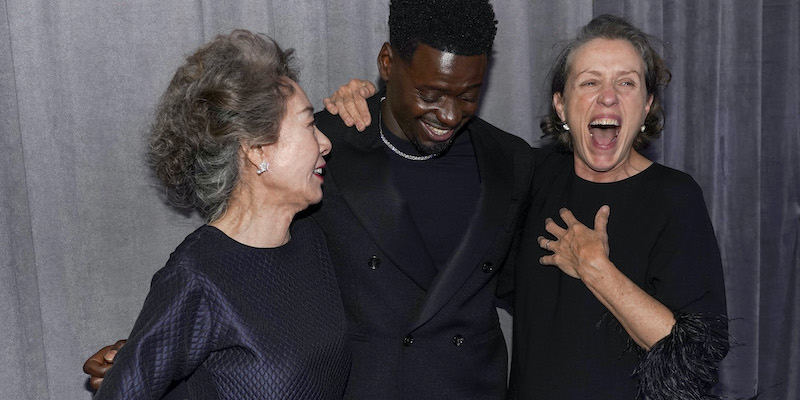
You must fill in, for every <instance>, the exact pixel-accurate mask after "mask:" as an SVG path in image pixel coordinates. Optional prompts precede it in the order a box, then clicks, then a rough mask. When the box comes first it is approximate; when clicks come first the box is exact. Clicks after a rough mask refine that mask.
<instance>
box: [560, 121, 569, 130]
mask: <svg viewBox="0 0 800 400" xmlns="http://www.w3.org/2000/svg"><path fill="white" fill-rule="evenodd" d="M561 127H562V128H564V130H565V131H568V130H569V125H567V123H566V122H564V125H561Z"/></svg>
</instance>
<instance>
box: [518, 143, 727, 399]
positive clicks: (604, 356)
mask: <svg viewBox="0 0 800 400" xmlns="http://www.w3.org/2000/svg"><path fill="white" fill-rule="evenodd" d="M540 155H541V156H542V158H543V160H544V161H543V162H542V165H541V166H540V167H539V168H538V169H537V170H536V172H535V179H534V183H533V189H532V190H533V199H532V203H531V204H532V205H531V209H530V211H529V214H528V219H527V221H526V227H525V231H524V234H523V239H522V242H521V243H522V245H521V248H520V254H519V258H518V261H517V263H516V267H515V271H506V272H508V273H512V272H514V273H515V275H514V279H515V280H514V285H515V286H514V346H513V357H512V360H513V361H512V362H513V366H512V377H511V388H510V395H509V396H510V397H511V398H518V399H559V400H569V399H576V400H577V399H581V400H584V399H631V400H633V399H635V398H637V390H638V387H639V384H640V381H642V380H643V379H645V378H647V379H649V381H648V382H646V385H644V387H643V393H642V395H646V396H650V397H647V398H694V397H691V396H692V395H691V393H690V392H692V391H695V392H698V391H699V392H703V391H707V390H708V389H709V388H710V386H711V385H713V383H714V382H713V381H714V380H715V371H716V366H717V363H718V362H719V360H720V359H721V358H722V357H724V354H725V352H726V351H727V336H726V334H725V329H726V327H727V325H726V322H725V321H724V320H723V319H722V318H720V316H721V315H724V314H725V313H726V310H725V291H724V284H723V278H722V266H721V261H720V256H719V249H718V246H717V242H716V238H715V236H714V232H713V229H712V227H711V222H710V220H709V217H708V213H707V211H706V206H705V203H704V201H703V196H702V193H701V191H700V188H699V186H698V185H697V184H696V183H695V182H694V180H693V179H692V178H691V177H690V176H689V175H687V174H685V173H682V172H679V171H676V170H673V169H670V168H667V167H665V166H662V165H659V164H652V165H651V166H650V167H649V168H647V169H646V170H644V171H642V172H640V173H639V174H637V175H634V176H632V177H630V178H628V179H625V180H622V181H619V182H614V183H593V182H589V181H586V180H583V179H581V178H579V177H578V176H576V175H575V173H574V166H573V156H572V154H571V153H556V152H549V153H548V152H543V153H542V154H540ZM604 204H607V205H609V206H610V207H611V215H610V218H609V223H608V237H609V247H610V259H611V261H612V262H613V263H614V264H615V265H616V267H617V268H618V269H619V270H620V271H621V272H622V273H624V274H625V275H626V276H627V277H628V278H630V279H631V280H632V281H633V282H635V283H636V284H637V285H638V286H639V287H641V288H642V289H644V290H645V291H646V292H647V293H648V294H650V295H651V296H653V297H654V298H656V299H657V300H658V301H660V302H661V303H662V304H664V305H665V306H666V307H668V308H669V309H670V310H672V311H673V312H674V313H676V317H677V320H678V323H677V324H676V326H675V328H674V329H673V333H672V334H670V335H668V336H667V337H666V338H664V339H663V340H662V341H660V342H659V343H658V344H656V346H654V347H653V349H652V350H651V351H650V352H648V353H649V354H645V353H644V352H643V351H641V350H639V349H638V346H636V345H635V344H634V343H633V342H632V340H631V339H630V337H629V336H628V334H627V332H625V330H624V329H623V328H622V327H621V326H620V324H619V322H617V321H616V319H615V318H614V316H613V315H612V314H611V313H610V312H608V310H607V309H606V308H605V307H604V306H603V305H602V304H601V303H600V302H599V301H598V300H597V299H596V298H595V296H594V295H593V294H592V293H591V292H590V291H589V289H588V288H587V287H586V286H585V285H584V284H583V282H581V281H580V280H578V279H574V278H572V277H569V276H568V275H566V274H564V273H563V272H561V270H559V269H558V268H557V267H555V266H542V265H541V264H539V262H538V259H539V257H541V256H543V255H544V254H545V251H544V250H543V249H541V248H540V247H539V246H538V244H537V243H536V238H537V237H538V236H540V235H543V236H545V237H550V236H549V234H547V233H546V232H545V230H544V221H545V219H546V218H547V217H551V218H553V219H554V220H555V221H556V222H557V223H559V224H560V225H561V226H562V227H563V226H565V225H564V224H563V221H561V219H560V218H559V216H558V210H559V209H560V208H561V207H567V208H568V209H570V210H571V211H572V212H573V213H574V214H575V216H576V218H577V219H578V220H579V221H581V222H582V223H583V224H585V225H587V226H589V227H592V226H593V224H594V216H595V213H596V212H597V210H598V209H599V208H600V207H601V206H602V205H604ZM551 238H552V237H551ZM687 330H688V331H687ZM670 357H674V359H673V360H671V361H666V359H667V358H670ZM693 362H694V363H698V364H701V365H700V367H701V369H702V370H701V371H699V373H700V374H711V375H713V376H710V377H705V378H704V379H705V381H702V379H701V381H697V380H696V379H695V378H696V377H693V376H692V374H694V373H695V372H696V370H692V369H691V365H690V364H692V363H693ZM637 368H639V369H638V370H637ZM686 368H689V372H688V375H689V376H684V375H681V373H682V372H683V371H677V370H679V369H683V370H684V371H686ZM673 370H676V371H674V372H675V374H674V373H673ZM635 371H636V373H634V372H635ZM648 374H649V375H648ZM654 374H655V375H654ZM643 377H644V378H643ZM648 377H649V378H648ZM652 381H657V382H652ZM662 381H663V382H662ZM667 381H672V382H671V383H670V382H667ZM652 384H655V387H650V386H648V385H652ZM659 385H660V386H659ZM670 385H672V386H670ZM676 385H677V386H676ZM673 386H675V387H673ZM673 390H674V392H670V391H673ZM686 390H689V392H687V391H686ZM648 391H655V392H656V393H649V392H648ZM686 393H690V394H686ZM674 396H678V397H674ZM684 396H687V397H684Z"/></svg>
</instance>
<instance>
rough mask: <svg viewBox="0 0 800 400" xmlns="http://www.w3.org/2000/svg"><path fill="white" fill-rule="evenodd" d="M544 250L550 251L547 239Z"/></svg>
mask: <svg viewBox="0 0 800 400" xmlns="http://www.w3.org/2000/svg"><path fill="white" fill-rule="evenodd" d="M544 249H545V250H547V251H550V239H547V242H545V243H544Z"/></svg>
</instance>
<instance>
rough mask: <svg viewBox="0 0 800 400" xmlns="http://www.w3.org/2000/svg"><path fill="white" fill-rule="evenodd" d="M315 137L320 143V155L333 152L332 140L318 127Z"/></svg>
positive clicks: (315, 128) (315, 129) (315, 130)
mask: <svg viewBox="0 0 800 400" xmlns="http://www.w3.org/2000/svg"><path fill="white" fill-rule="evenodd" d="M314 135H315V136H316V137H317V143H319V154H322V155H323V156H326V155H328V153H330V152H331V147H333V145H332V144H331V140H330V139H328V137H327V136H325V134H324V133H322V131H321V130H319V129H318V128H317V127H316V126H315V127H314Z"/></svg>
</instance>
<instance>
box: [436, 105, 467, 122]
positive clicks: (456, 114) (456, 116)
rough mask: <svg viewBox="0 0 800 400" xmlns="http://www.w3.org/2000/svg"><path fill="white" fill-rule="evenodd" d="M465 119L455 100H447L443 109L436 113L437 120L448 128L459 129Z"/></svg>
mask: <svg viewBox="0 0 800 400" xmlns="http://www.w3.org/2000/svg"><path fill="white" fill-rule="evenodd" d="M463 118H464V112H463V110H461V108H459V107H458V104H457V102H456V101H455V100H454V99H447V100H445V101H444V102H443V103H442V106H441V108H439V109H438V110H437V111H436V119H438V120H439V122H441V123H442V124H443V125H445V126H447V127H448V128H455V127H457V126H458V125H459V124H460V123H461V120H462V119H463Z"/></svg>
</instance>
